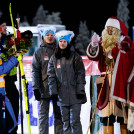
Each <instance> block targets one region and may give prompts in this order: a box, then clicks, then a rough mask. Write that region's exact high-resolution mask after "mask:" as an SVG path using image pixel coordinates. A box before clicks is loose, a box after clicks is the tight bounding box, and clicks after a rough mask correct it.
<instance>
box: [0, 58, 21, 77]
mask: <svg viewBox="0 0 134 134" xmlns="http://www.w3.org/2000/svg"><path fill="white" fill-rule="evenodd" d="M17 63H18V60H17V58H15V57H14V56H12V57H11V58H10V59H9V60H8V61H5V62H3V64H1V65H0V75H2V74H7V73H9V72H10V71H11V70H12V68H13V67H14V66H15V65H16V64H17Z"/></svg>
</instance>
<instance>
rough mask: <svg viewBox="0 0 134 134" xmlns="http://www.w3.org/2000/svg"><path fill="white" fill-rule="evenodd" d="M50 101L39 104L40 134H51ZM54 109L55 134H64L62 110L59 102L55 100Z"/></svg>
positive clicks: (44, 100) (41, 101)
mask: <svg viewBox="0 0 134 134" xmlns="http://www.w3.org/2000/svg"><path fill="white" fill-rule="evenodd" d="M49 104H50V100H49V99H41V100H40V102H39V134H49ZM53 109H54V134H62V133H63V123H62V119H61V113H60V108H59V107H58V106H57V101H54V100H53Z"/></svg>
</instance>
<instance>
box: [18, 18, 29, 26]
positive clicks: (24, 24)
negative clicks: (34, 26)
mask: <svg viewBox="0 0 134 134" xmlns="http://www.w3.org/2000/svg"><path fill="white" fill-rule="evenodd" d="M20 26H30V24H29V23H28V21H27V17H26V16H24V19H23V21H20Z"/></svg>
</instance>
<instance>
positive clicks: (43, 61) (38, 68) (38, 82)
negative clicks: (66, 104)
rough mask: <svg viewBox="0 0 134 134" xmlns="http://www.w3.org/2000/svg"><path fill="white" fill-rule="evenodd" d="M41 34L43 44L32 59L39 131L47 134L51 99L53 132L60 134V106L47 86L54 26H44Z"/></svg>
mask: <svg viewBox="0 0 134 134" xmlns="http://www.w3.org/2000/svg"><path fill="white" fill-rule="evenodd" d="M41 35H42V36H43V41H44V42H43V44H41V46H40V48H38V49H37V51H36V52H35V53H34V55H33V61H32V85H33V91H34V95H35V98H36V100H38V101H40V102H39V133H40V134H49V123H48V122H49V105H50V100H51V99H52V101H53V109H54V132H55V134H62V128H63V125H62V120H61V114H60V108H59V107H58V106H57V99H55V98H51V97H50V95H49V88H48V77H47V66H48V62H49V59H50V57H51V55H52V54H53V53H54V50H55V46H56V41H55V37H54V35H55V28H54V27H46V28H45V29H43V30H41Z"/></svg>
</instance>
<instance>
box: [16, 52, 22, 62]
mask: <svg viewBox="0 0 134 134" xmlns="http://www.w3.org/2000/svg"><path fill="white" fill-rule="evenodd" d="M17 56H18V57H17V60H18V61H21V60H22V59H23V55H22V54H20V53H17Z"/></svg>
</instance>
